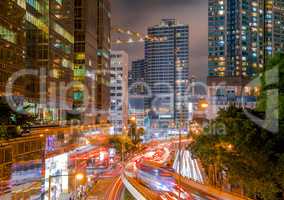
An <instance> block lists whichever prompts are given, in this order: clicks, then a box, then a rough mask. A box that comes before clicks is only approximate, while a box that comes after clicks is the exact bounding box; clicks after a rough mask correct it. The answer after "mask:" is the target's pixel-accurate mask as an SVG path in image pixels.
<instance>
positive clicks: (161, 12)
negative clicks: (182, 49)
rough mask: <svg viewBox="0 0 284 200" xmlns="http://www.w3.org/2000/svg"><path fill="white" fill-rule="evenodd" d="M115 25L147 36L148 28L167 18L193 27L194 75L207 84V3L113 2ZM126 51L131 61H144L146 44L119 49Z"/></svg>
mask: <svg viewBox="0 0 284 200" xmlns="http://www.w3.org/2000/svg"><path fill="white" fill-rule="evenodd" d="M110 1H111V3H112V25H113V26H119V27H123V28H126V29H130V30H133V31H137V32H140V33H143V34H146V32H147V27H149V26H152V25H155V24H158V23H159V22H160V19H163V18H176V19H177V20H178V21H179V22H181V23H183V24H188V25H189V30H190V38H189V40H190V42H189V43H190V44H189V47H190V74H191V75H194V76H196V77H197V78H198V79H201V80H205V79H206V76H207V46H208V44H207V41H208V39H207V36H208V30H207V23H208V19H207V8H208V5H207V4H208V1H207V0H110ZM113 49H117V50H125V51H126V52H127V53H128V54H129V57H130V60H131V61H132V60H135V59H139V58H143V55H144V44H143V43H140V44H137V43H135V44H128V45H115V46H113Z"/></svg>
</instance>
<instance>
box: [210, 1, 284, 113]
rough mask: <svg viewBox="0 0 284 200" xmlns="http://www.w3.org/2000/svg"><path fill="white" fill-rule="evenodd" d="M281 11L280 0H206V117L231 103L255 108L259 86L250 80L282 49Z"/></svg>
mask: <svg viewBox="0 0 284 200" xmlns="http://www.w3.org/2000/svg"><path fill="white" fill-rule="evenodd" d="M283 11H284V2H283V1H281V0H280V1H279V0H272V1H267V0H258V1H252V0H238V1H237V0H209V7H208V46H209V49H208V79H207V85H208V96H209V102H210V106H209V108H210V110H209V111H208V112H209V113H208V117H209V118H214V117H215V116H216V113H217V112H218V110H219V109H220V108H224V107H226V106H228V105H230V104H234V105H236V106H240V107H248V108H254V107H255V105H256V96H257V95H258V94H259V87H257V86H250V85H249V83H250V81H251V80H252V79H253V78H254V77H257V76H258V75H259V73H260V72H262V71H263V70H265V69H264V68H265V63H267V60H268V59H269V58H270V57H271V56H272V55H273V54H275V53H277V52H284V43H283V41H284V31H283V30H284V12H283Z"/></svg>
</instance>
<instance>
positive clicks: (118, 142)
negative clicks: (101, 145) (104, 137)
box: [109, 135, 135, 152]
mask: <svg viewBox="0 0 284 200" xmlns="http://www.w3.org/2000/svg"><path fill="white" fill-rule="evenodd" d="M109 143H110V144H112V145H114V147H115V148H116V149H117V150H118V151H120V152H121V150H122V148H123V146H124V148H125V151H129V150H131V149H133V148H134V147H135V145H134V144H133V142H132V141H131V138H130V137H128V136H127V135H116V136H112V137H110V138H109Z"/></svg>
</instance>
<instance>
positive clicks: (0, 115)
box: [0, 99, 36, 139]
mask: <svg viewBox="0 0 284 200" xmlns="http://www.w3.org/2000/svg"><path fill="white" fill-rule="evenodd" d="M28 109H29V106H26V107H23V108H22V110H28ZM35 120H36V116H34V115H31V114H28V113H25V114H23V113H20V112H16V111H14V110H12V109H11V108H10V107H9V105H8V104H7V103H6V102H5V101H4V100H3V99H1V100H0V124H1V128H0V138H4V139H6V138H14V137H19V136H20V135H21V133H22V132H23V131H26V130H28V129H29V128H30V127H31V126H32V123H33V122H34V121H35Z"/></svg>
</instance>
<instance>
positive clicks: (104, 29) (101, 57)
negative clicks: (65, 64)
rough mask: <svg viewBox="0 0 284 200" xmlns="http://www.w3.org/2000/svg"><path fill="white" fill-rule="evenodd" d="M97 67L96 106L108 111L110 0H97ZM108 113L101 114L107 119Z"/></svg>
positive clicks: (102, 117) (104, 119)
mask: <svg viewBox="0 0 284 200" xmlns="http://www.w3.org/2000/svg"><path fill="white" fill-rule="evenodd" d="M97 7H98V13H97V14H98V17H97V19H98V20H97V45H98V49H97V67H96V83H97V84H96V106H97V108H98V109H99V110H102V111H108V110H109V107H110V91H109V87H110V74H109V71H110V47H111V39H110V31H111V24H110V22H111V10H110V2H109V0H97ZM107 117H108V114H107V113H106V114H103V115H101V120H103V121H106V119H107Z"/></svg>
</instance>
